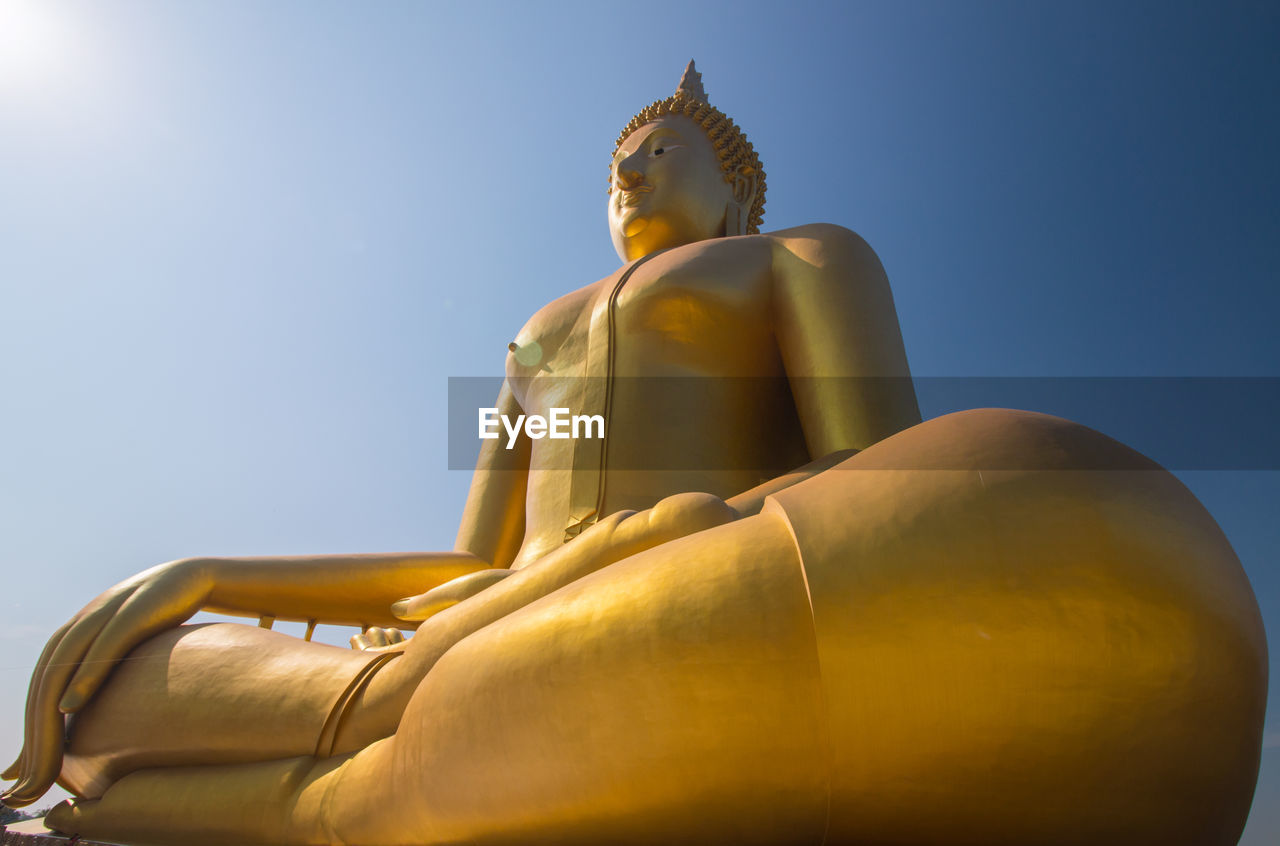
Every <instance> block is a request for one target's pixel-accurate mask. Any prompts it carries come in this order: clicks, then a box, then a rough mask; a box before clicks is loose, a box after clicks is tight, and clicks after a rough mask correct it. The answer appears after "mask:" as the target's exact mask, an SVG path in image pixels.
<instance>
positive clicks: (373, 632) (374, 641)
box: [351, 626, 405, 652]
mask: <svg viewBox="0 0 1280 846" xmlns="http://www.w3.org/2000/svg"><path fill="white" fill-rule="evenodd" d="M404 642H405V639H404V632H402V631H400V630H399V629H384V628H383V627H382V626H369V628H367V629H365V630H364V631H363V632H361V633H360V634H358V635H352V636H351V648H352V649H359V650H360V651H362V652H387V651H389V650H391V649H392V648H394V647H395V646H397V645H398V644H401V643H404Z"/></svg>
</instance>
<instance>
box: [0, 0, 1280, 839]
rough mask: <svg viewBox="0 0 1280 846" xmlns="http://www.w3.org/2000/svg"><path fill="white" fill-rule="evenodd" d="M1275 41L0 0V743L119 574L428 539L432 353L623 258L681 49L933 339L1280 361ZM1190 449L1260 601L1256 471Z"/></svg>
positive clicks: (1013, 354)
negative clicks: (619, 232) (622, 156)
mask: <svg viewBox="0 0 1280 846" xmlns="http://www.w3.org/2000/svg"><path fill="white" fill-rule="evenodd" d="M1277 43H1280V11H1278V10H1277V7H1276V6H1275V4H1271V3H1261V2H1260V3H1227V4H1209V3H1179V2H1158V3H1156V2H1143V3H1136V2H1130V3H1122V4H1104V3H1100V2H1099V3H1095V2H1079V3H1070V4H1061V3H1059V4H1049V3H1042V2H999V3H996V2H974V3H963V4H962V3H954V2H942V3H909V4H904V3H866V4H858V3H825V4H811V3H803V2H801V3H787V4H780V3H779V4H756V3H734V4H727V3H699V4H683V3H681V4H676V3H666V2H649V3H645V4H635V5H633V6H630V7H604V6H601V5H600V4H587V3H582V4H554V5H553V4H544V3H537V4H534V3H529V4H516V3H510V4H506V3H498V4H487V5H486V4H479V3H471V4H468V5H467V6H466V7H465V9H463V8H462V7H461V6H460V5H450V6H436V5H432V4H427V3H407V2H388V3H379V4H365V5H357V4H354V3H352V4H338V3H305V4H304V3H301V2H275V3H269V4H262V3H247V2H219V3H213V2H205V3H182V4H178V3H169V4H161V3H156V2H123V1H122V0H114V1H113V2H100V3H87V2H79V3H77V2H49V3H32V2H22V0H0V376H2V377H3V392H2V393H0V410H2V411H3V417H2V418H0V419H2V422H0V426H2V427H3V436H4V437H3V443H4V449H3V453H2V455H3V458H2V459H0V460H2V462H3V464H2V466H3V473H2V474H0V478H2V479H3V481H2V482H0V538H3V552H2V554H3V561H4V567H5V571H4V572H5V576H6V592H5V594H4V597H3V600H0V601H2V602H3V609H4V614H3V620H2V622H0V650H3V655H4V656H5V657H4V658H3V659H2V660H0V663H2V664H3V665H4V667H5V672H6V675H7V676H9V677H11V678H12V679H13V682H12V683H11V684H9V685H6V686H5V689H4V692H3V695H2V696H0V723H2V724H4V725H8V726H10V727H11V729H10V730H9V731H7V732H0V755H12V754H14V753H16V751H17V748H18V743H19V734H20V717H19V713H20V709H21V703H22V698H23V688H24V685H25V681H24V680H25V677H26V674H27V672H29V669H30V665H31V663H32V662H33V661H34V660H35V657H36V655H37V654H38V652H39V649H40V647H41V645H42V644H43V641H44V637H45V636H46V635H47V634H48V633H49V632H50V631H51V630H52V629H53V628H54V627H56V626H57V625H58V624H59V623H60V622H62V620H64V619H65V618H66V617H67V616H69V615H70V614H71V613H73V612H74V611H75V610H76V609H78V608H79V607H80V606H81V605H82V604H83V603H84V602H86V601H87V600H88V599H90V598H91V597H92V596H93V595H94V594H96V593H97V592H98V591H99V590H101V589H104V588H105V587H107V586H109V585H110V584H112V583H114V582H117V581H119V580H121V579H123V578H124V577H126V576H128V575H130V574H132V573H134V572H136V571H137V570H139V569H142V568H144V567H146V566H150V565H151V564H154V563H158V562H160V561H164V560H169V559H172V558H176V557H181V556H186V555H193V554H253V553H262V554H269V553H302V552H339V551H375V550H392V549H435V548H447V547H448V546H450V545H451V544H452V541H453V537H454V533H455V531H456V524H457V519H458V515H459V512H460V508H461V502H462V498H463V496H464V494H465V489H466V484H467V481H468V476H467V474H466V473H464V472H457V471H454V472H450V471H448V470H447V469H446V468H447V450H446V444H445V434H444V426H445V411H444V407H443V403H444V398H445V389H446V381H447V378H448V377H449V376H482V375H493V374H496V373H500V368H501V365H502V361H503V358H504V356H505V353H506V344H507V342H508V341H509V340H510V339H511V337H512V335H513V334H514V332H515V331H516V330H517V329H518V328H519V327H520V326H521V325H522V324H523V322H524V320H525V318H526V317H527V316H528V315H529V314H531V313H532V312H533V311H534V310H535V309H536V308H538V307H539V306H540V305H542V304H543V303H545V302H547V301H549V300H550V299H552V298H553V297H555V296H557V295H558V294H560V293H563V292H565V291H567V290H570V289H572V288H576V287H579V286H581V285H583V284H586V283H588V282H590V281H593V280H595V279H597V278H599V277H601V276H604V275H605V274H607V273H609V272H611V271H612V270H613V269H614V268H615V267H616V265H617V258H616V256H615V254H614V252H613V249H612V246H611V245H610V243H609V238H608V235H607V229H606V223H605V205H604V204H605V177H606V172H607V160H608V156H609V154H610V153H611V152H612V145H613V140H614V138H615V137H616V135H617V132H618V130H619V129H620V128H621V127H622V126H623V125H624V124H625V123H626V121H627V120H628V119H629V118H630V117H631V115H632V114H633V113H634V112H635V111H637V110H638V109H639V108H640V107H642V106H644V105H645V104H647V103H649V102H651V101H652V100H655V99H659V98H661V97H665V96H666V95H668V94H670V93H671V91H672V90H673V89H674V86H675V83H676V80H677V79H678V77H679V74H680V71H681V70H682V69H683V67H684V65H685V63H686V62H687V61H688V60H689V58H690V57H693V58H696V59H697V61H698V65H699V68H700V69H701V70H702V71H703V73H704V81H705V83H706V86H707V91H708V93H709V96H710V98H711V100H712V102H713V103H715V104H717V105H718V106H720V107H721V108H722V109H723V110H724V111H726V112H727V113H728V114H729V115H731V116H732V117H734V118H735V119H736V120H737V121H738V123H739V124H741V125H742V127H743V128H744V130H745V131H746V132H747V134H748V136H749V137H750V138H751V140H752V141H753V142H754V144H755V146H756V148H757V150H758V151H759V152H760V154H761V157H762V159H763V162H764V166H765V169H766V171H767V173H768V184H769V195H768V196H769V200H768V205H767V207H766V214H765V228H766V229H775V228H783V227H786V226H792V225H798V224H802V223H808V222H813V221H830V222H834V223H840V224H843V225H845V226H848V227H850V228H852V229H854V230H856V231H858V232H859V233H861V234H862V235H863V236H864V237H865V238H866V239H867V240H868V241H869V242H870V243H871V244H872V246H873V247H875V249H876V250H877V252H878V253H879V255H880V257H881V259H882V261H883V262H884V264H885V267H886V269H887V271H888V273H889V278H890V280H891V281H892V283H893V288H894V294H895V297H896V301H897V307H898V312H899V317H900V319H901V323H902V328H903V334H904V337H905V340H906V345H907V352H908V356H909V359H910V362H911V366H912V370H913V371H914V372H915V373H916V374H917V375H920V376H982V377H986V376H1019V377H1064V376H1075V377H1078V376H1091V377H1096V376H1162V377H1176V376H1197V377H1221V376H1255V377H1276V376H1280V349H1278V347H1277V341H1276V340H1275V334H1276V333H1275V331H1274V325H1275V322H1276V318H1275V315H1276V313H1277V311H1280V308H1278V307H1280V292H1278V290H1277V288H1278V287H1280V286H1277V281H1278V274H1277V270H1276V268H1277V267H1278V266H1280V157H1277V156H1276V154H1275V151H1276V150H1277V149H1280V110H1278V109H1277V108H1276V105H1275V104H1276V103H1277V102H1280V53H1277V51H1276V49H1275V45H1276V44H1277ZM1268 407H1270V408H1274V407H1275V400H1274V398H1270V399H1267V398H1260V399H1259V401H1258V405H1257V406H1256V408H1255V409H1253V411H1252V412H1251V411H1250V409H1249V408H1248V407H1247V406H1246V407H1245V408H1244V409H1243V410H1242V411H1239V412H1238V413H1236V412H1233V415H1234V416H1236V417H1238V418H1239V419H1216V420H1211V422H1212V423H1213V425H1212V427H1211V436H1210V438H1209V439H1208V440H1210V441H1211V442H1210V443H1206V444H1205V450H1206V452H1207V454H1210V455H1213V454H1215V453H1214V449H1215V443H1216V442H1218V441H1229V440H1235V441H1239V440H1241V439H1242V438H1245V442H1246V443H1250V442H1249V441H1248V440H1247V438H1248V437H1254V438H1257V437H1260V436H1259V435H1258V434H1257V433H1259V432H1264V431H1265V430H1266V423H1269V421H1270V418H1268V417H1267V416H1266V415H1265V414H1263V411H1265V410H1266V409H1267V408H1268ZM938 410H940V409H933V411H935V412H936V411H938ZM926 411H927V412H928V411H930V409H929V408H926ZM1106 411H1107V409H1106V408H1103V407H1101V405H1099V406H1098V407H1094V408H1091V407H1089V405H1088V403H1087V402H1086V403H1085V404H1084V406H1082V407H1081V410H1080V415H1079V417H1080V418H1081V419H1083V420H1084V421H1085V422H1090V421H1091V420H1092V419H1093V418H1094V416H1095V415H1096V416H1097V417H1099V418H1100V419H1101V418H1105V412H1106ZM1209 411H1212V410H1209ZM1223 416H1224V417H1225V416H1226V415H1223ZM1210 418H1212V414H1210ZM1260 422H1261V425H1260ZM1185 425H1186V424H1185V421H1182V420H1180V418H1179V417H1178V416H1177V415H1168V414H1160V413H1153V414H1152V415H1151V419H1150V420H1149V422H1148V424H1147V426H1148V428H1147V430H1146V431H1145V432H1144V431H1143V430H1142V429H1141V428H1139V429H1138V430H1136V431H1135V432H1134V433H1133V434H1132V435H1131V436H1130V435H1126V437H1127V439H1128V440H1129V442H1130V443H1131V444H1132V445H1134V446H1136V447H1138V448H1139V449H1142V448H1143V447H1144V444H1146V443H1152V444H1154V443H1157V442H1158V440H1159V438H1160V437H1161V436H1162V435H1167V434H1168V433H1170V432H1173V433H1175V434H1176V433H1177V432H1179V431H1182V430H1183V429H1182V428H1180V427H1184V426H1185ZM1241 432H1244V433H1246V435H1241V434H1240V433H1241ZM1148 438H1149V439H1151V440H1150V441H1148ZM1258 448H1259V449H1264V450H1266V449H1269V450H1271V452H1270V453H1269V454H1270V455H1272V456H1274V455H1275V454H1276V453H1275V452H1274V450H1275V447H1274V446H1273V445H1270V444H1262V443H1259V446H1258ZM1271 466H1273V467H1274V464H1273V465H1271ZM1180 475H1181V476H1182V478H1183V479H1184V481H1186V483H1187V484H1188V485H1189V486H1190V487H1191V488H1192V489H1193V490H1194V491H1195V492H1196V493H1197V494H1198V495H1199V496H1200V497H1201V498H1202V500H1203V501H1204V502H1205V503H1206V505H1207V506H1208V507H1209V508H1210V510H1211V511H1212V512H1213V513H1214V515H1215V517H1217V519H1218V520H1219V522H1220V523H1221V524H1222V525H1223V527H1224V529H1225V530H1226V532H1227V534H1228V536H1229V537H1230V538H1231V540H1232V542H1233V544H1234V545H1235V547H1236V550H1237V552H1238V553H1239V555H1240V557H1241V560H1242V561H1243V563H1244V565H1245V568H1246V570H1247V571H1248V573H1249V575H1250V578H1251V579H1252V581H1253V584H1254V588H1255V592H1256V593H1257V595H1258V599H1259V604H1260V606H1261V608H1262V610H1263V614H1264V617H1265V619H1266V622H1267V624H1268V628H1269V630H1270V631H1272V632H1275V631H1280V579H1278V578H1277V576H1276V574H1275V571H1274V567H1273V562H1274V560H1275V557H1276V551H1277V549H1280V529H1277V527H1276V524H1277V522H1278V521H1276V520H1275V512H1276V504H1277V502H1280V473H1277V472H1276V471H1275V470H1274V469H1272V470H1253V471H1232V472H1226V471H1209V470H1195V471H1186V472H1182V473H1180ZM1274 651H1275V650H1273V653H1274ZM1272 663H1273V668H1274V667H1275V664H1276V662H1275V660H1274V659H1273V662H1272ZM1275 702H1276V698H1275V697H1274V696H1273V697H1272V703H1273V704H1272V705H1271V706H1270V708H1269V711H1268V716H1269V727H1268V748H1267V749H1266V750H1265V752H1264V759H1263V771H1262V776H1261V781H1260V786H1259V792H1258V795H1257V799H1256V801H1255V806H1254V812H1253V816H1252V818H1251V821H1250V827H1249V829H1248V830H1247V831H1246V835H1245V839H1244V840H1243V841H1242V842H1244V843H1246V844H1250V843H1251V844H1263V843H1272V842H1275V841H1276V839H1277V838H1278V836H1280V801H1278V800H1280V706H1277V705H1276V704H1275ZM6 763H7V761H6Z"/></svg>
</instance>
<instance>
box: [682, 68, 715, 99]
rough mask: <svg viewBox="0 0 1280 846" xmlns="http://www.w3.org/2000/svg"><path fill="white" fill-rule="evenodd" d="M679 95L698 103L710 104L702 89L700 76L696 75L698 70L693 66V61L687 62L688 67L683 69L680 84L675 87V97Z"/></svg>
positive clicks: (704, 90)
mask: <svg viewBox="0 0 1280 846" xmlns="http://www.w3.org/2000/svg"><path fill="white" fill-rule="evenodd" d="M681 94H683V95H684V96H686V97H688V98H689V99H690V100H697V101H698V102H699V103H708V102H710V101H709V100H707V90H706V89H705V88H703V87H702V74H700V73H698V69H697V68H695V67H694V66H693V59H690V60H689V66H688V67H687V68H685V69H684V75H683V76H681V77H680V84H679V85H677V86H676V96H677V97H678V96H680V95H681Z"/></svg>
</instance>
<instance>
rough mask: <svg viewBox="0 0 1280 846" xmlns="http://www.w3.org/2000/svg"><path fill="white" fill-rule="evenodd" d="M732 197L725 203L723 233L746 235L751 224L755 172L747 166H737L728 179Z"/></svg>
mask: <svg viewBox="0 0 1280 846" xmlns="http://www.w3.org/2000/svg"><path fill="white" fill-rule="evenodd" d="M730 184H732V185H733V199H732V200H730V201H729V202H728V203H726V204H725V210H724V234H725V235H728V236H731V237H732V236H734V235H746V234H747V227H748V226H750V225H751V201H752V200H754V199H755V196H756V174H755V171H754V170H752V169H751V168H749V167H743V168H739V169H738V172H737V173H735V174H734V175H733V178H732V179H731V180H730Z"/></svg>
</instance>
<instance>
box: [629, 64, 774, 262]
mask: <svg viewBox="0 0 1280 846" xmlns="http://www.w3.org/2000/svg"><path fill="white" fill-rule="evenodd" d="M764 188H765V183H764V170H763V169H762V168H761V167H760V158H759V157H758V156H757V155H756V152H755V150H754V149H753V148H752V146H751V142H750V141H748V140H747V138H746V136H745V135H743V134H742V130H740V129H738V126H737V124H735V123H734V122H733V121H732V120H730V119H729V118H728V117H726V116H725V115H724V113H722V112H721V111H720V110H719V109H716V108H714V107H713V106H710V105H708V104H707V95H706V92H705V91H704V90H703V88H702V75H701V74H699V73H698V72H697V70H696V69H695V68H694V66H693V62H690V63H689V67H688V68H687V69H686V70H685V72H684V77H683V78H682V79H681V80H680V85H679V87H678V88H677V89H676V93H675V94H673V95H672V96H670V97H668V98H667V99H665V100H660V101H658V102H656V103H652V104H651V105H649V106H646V107H645V108H644V109H642V110H641V112H640V113H639V114H638V115H636V116H635V117H633V118H632V119H631V122H630V123H628V124H627V126H626V128H625V129H623V130H622V134H621V135H619V136H618V143H617V146H616V148H615V150H614V154H613V163H612V165H611V166H610V172H609V230H610V232H611V233H612V235H613V246H614V248H615V249H616V250H617V251H618V255H619V256H620V257H621V258H622V260H623V261H624V262H625V261H631V260H632V259H636V258H639V257H640V256H643V255H647V254H649V253H651V252H653V251H654V250H661V249H665V248H667V247H678V246H680V245H682V244H691V243H693V242H695V241H703V240H706V239H707V238H718V237H721V236H724V235H754V234H756V233H758V232H759V231H760V224H761V223H762V222H763V214H764Z"/></svg>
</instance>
